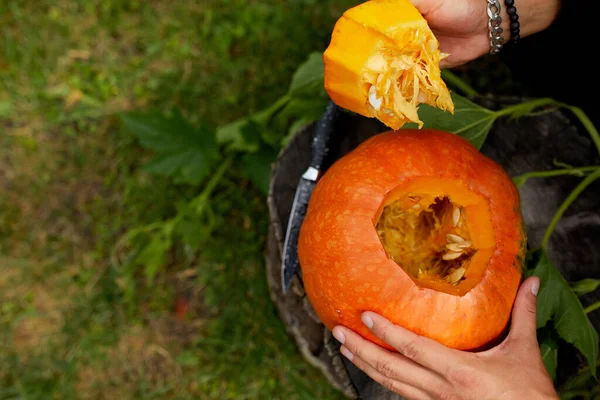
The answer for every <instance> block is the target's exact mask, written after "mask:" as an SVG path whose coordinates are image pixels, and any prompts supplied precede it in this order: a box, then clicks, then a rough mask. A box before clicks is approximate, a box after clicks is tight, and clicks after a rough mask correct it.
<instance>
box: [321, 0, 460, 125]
mask: <svg viewBox="0 0 600 400" xmlns="http://www.w3.org/2000/svg"><path fill="white" fill-rule="evenodd" d="M445 57H447V54H444V53H441V52H440V51H439V44H438V41H437V39H436V37H435V36H434V34H433V32H432V31H431V29H430V28H429V25H428V24H427V21H426V20H425V18H423V16H422V15H421V14H420V13H419V11H418V10H417V9H416V8H415V6H413V4H412V3H411V2H410V1H409V0H370V1H367V2H365V3H363V4H360V5H358V6H356V7H354V8H351V9H349V10H348V11H346V12H345V13H344V14H343V15H342V17H341V18H340V19H339V20H338V21H337V23H336V25H335V28H334V31H333V35H332V37H331V43H330V44H329V47H328V48H327V50H326V51H325V53H324V54H323V60H324V63H325V89H326V91H327V93H328V94H329V96H330V97H331V99H332V100H333V101H334V102H335V103H336V104H337V105H338V106H340V107H343V108H346V109H348V110H350V111H353V112H356V113H358V114H361V115H364V116H366V117H374V118H377V119H379V120H380V121H381V122H383V123H384V124H386V125H387V126H389V127H390V128H392V129H399V128H401V127H402V126H403V125H404V124H405V123H409V122H415V123H417V124H418V126H419V127H422V126H423V122H422V121H421V120H420V119H419V115H418V105H419V104H422V103H425V104H428V105H430V106H433V107H437V108H439V109H441V110H445V111H449V112H451V113H454V103H453V102H452V98H451V97H450V92H449V91H448V88H447V87H446V84H445V83H444V81H443V80H442V78H441V71H440V68H439V63H440V60H442V59H443V58H445Z"/></svg>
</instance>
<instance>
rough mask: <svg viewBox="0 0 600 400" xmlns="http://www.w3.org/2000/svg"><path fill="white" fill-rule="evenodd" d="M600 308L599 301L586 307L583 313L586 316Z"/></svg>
mask: <svg viewBox="0 0 600 400" xmlns="http://www.w3.org/2000/svg"><path fill="white" fill-rule="evenodd" d="M599 308H600V301H597V302H595V303H594V304H590V305H589V306H587V307H586V308H585V309H584V310H583V311H584V312H585V313H586V314H589V313H591V312H592V311H594V310H597V309H599Z"/></svg>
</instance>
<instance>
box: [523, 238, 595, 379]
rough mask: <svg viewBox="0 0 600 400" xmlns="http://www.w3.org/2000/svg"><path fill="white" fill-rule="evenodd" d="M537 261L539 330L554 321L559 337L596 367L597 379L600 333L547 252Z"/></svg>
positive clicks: (542, 253)
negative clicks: (599, 337)
mask: <svg viewBox="0 0 600 400" xmlns="http://www.w3.org/2000/svg"><path fill="white" fill-rule="evenodd" d="M533 261H534V262H535V264H534V268H535V269H534V272H533V274H534V275H536V276H538V277H539V278H540V282H541V284H540V290H539V293H538V299H537V302H538V310H537V327H538V328H542V327H544V326H546V324H547V323H548V321H550V320H552V321H553V323H554V327H555V328H556V332H557V333H558V335H559V336H560V337H561V338H562V339H564V340H565V341H567V342H568V343H571V344H572V345H574V346H575V347H576V348H577V349H578V350H579V351H581V353H582V354H583V355H584V356H585V357H586V359H587V360H588V362H589V364H590V365H592V366H593V371H592V373H593V375H594V376H596V367H595V366H596V360H597V359H598V332H596V330H595V329H594V327H593V326H592V324H591V323H590V320H589V319H588V317H587V315H586V314H585V312H584V310H583V306H582V305H581V303H580V302H579V299H578V298H577V296H576V295H575V293H573V291H572V290H571V288H570V287H569V284H568V283H567V282H566V281H565V279H564V278H563V277H562V275H561V274H560V272H559V271H558V270H557V269H556V267H554V265H553V264H552V262H551V261H550V259H549V258H548V255H547V254H546V253H545V251H543V250H539V251H538V252H537V253H536V254H535V257H534V258H533Z"/></svg>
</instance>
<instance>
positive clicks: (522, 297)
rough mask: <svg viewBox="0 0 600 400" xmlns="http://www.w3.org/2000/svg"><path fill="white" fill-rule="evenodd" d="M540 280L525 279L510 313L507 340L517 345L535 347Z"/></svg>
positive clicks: (536, 278)
mask: <svg viewBox="0 0 600 400" xmlns="http://www.w3.org/2000/svg"><path fill="white" fill-rule="evenodd" d="M539 288H540V279H539V278H538V277H537V276H532V277H530V278H527V279H526V280H525V282H523V284H522V285H521V288H520V289H519V292H518V293H517V298H516V299H515V305H514V308H513V312H512V324H511V328H510V334H509V338H510V340H511V341H515V342H517V343H525V344H532V342H535V343H536V345H537V336H536V308H537V297H536V296H537V293H538V290H539Z"/></svg>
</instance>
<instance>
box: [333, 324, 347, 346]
mask: <svg viewBox="0 0 600 400" xmlns="http://www.w3.org/2000/svg"><path fill="white" fill-rule="evenodd" d="M331 333H333V337H334V338H336V339H337V340H338V342H340V343H341V344H344V342H345V341H346V337H345V336H344V332H342V330H341V329H340V328H338V327H335V328H333V332H331Z"/></svg>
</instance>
